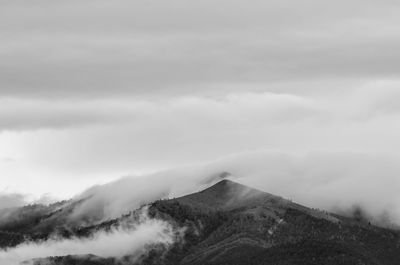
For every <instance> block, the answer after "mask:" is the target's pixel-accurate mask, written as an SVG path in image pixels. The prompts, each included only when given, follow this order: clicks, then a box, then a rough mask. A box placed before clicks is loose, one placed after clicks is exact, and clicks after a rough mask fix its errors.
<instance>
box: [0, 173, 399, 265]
mask: <svg viewBox="0 0 400 265" xmlns="http://www.w3.org/2000/svg"><path fill="white" fill-rule="evenodd" d="M154 178H156V176H154ZM227 178H229V179H233V178H234V177H233V176H232V175H231V173H228V172H222V173H218V174H215V173H214V174H211V175H204V177H202V178H199V179H197V178H193V180H196V182H194V183H196V184H193V185H192V186H189V185H184V186H185V187H186V188H185V189H181V190H180V191H181V192H182V191H183V190H191V189H196V188H197V187H200V186H202V187H203V188H202V189H199V190H197V191H196V192H191V193H189V194H187V193H186V194H187V195H184V196H179V197H176V198H174V197H170V196H168V195H167V194H175V193H174V192H177V191H173V190H166V189H164V188H163V185H159V186H157V184H155V185H156V187H154V189H153V191H155V193H154V194H153V195H152V196H155V197H152V196H150V197H148V196H147V197H146V196H144V197H143V199H142V200H138V198H139V197H140V196H139V195H140V194H135V196H139V197H135V198H136V200H134V201H135V202H136V203H132V204H131V208H130V209H129V208H125V206H126V205H128V204H129V203H128V202H129V199H132V198H126V201H120V200H118V199H117V201H116V202H115V203H116V204H113V205H112V206H111V207H113V208H114V209H116V206H115V205H117V204H118V205H123V207H121V208H120V210H121V212H124V211H125V212H124V213H122V214H120V215H119V216H117V217H111V216H112V215H109V212H107V208H104V205H107V203H108V202H109V201H107V200H111V199H115V198H118V196H117V195H116V194H113V195H111V194H110V195H109V196H111V197H106V199H107V200H105V201H100V200H99V199H98V198H96V199H95V200H94V201H91V199H92V198H93V196H99V194H97V195H96V193H93V191H94V190H95V191H97V192H99V190H101V191H107V192H109V191H110V189H112V188H110V187H115V186H114V185H116V187H121V185H122V186H126V185H127V184H128V183H129V181H128V180H127V179H122V180H120V181H117V182H116V183H110V184H107V185H108V186H105V187H94V188H92V189H89V190H87V191H85V192H84V193H82V194H81V195H79V196H77V197H76V198H73V199H71V200H69V201H62V202H58V203H54V204H50V205H47V206H45V205H30V206H24V207H21V208H13V209H5V210H4V209H3V210H2V213H3V218H2V219H1V222H0V239H1V240H0V247H1V248H2V250H1V251H0V262H2V263H1V264H3V263H4V264H10V265H14V264H20V263H21V262H22V263H21V264H29V265H67V264H68V265H69V264H96V265H109V264H115V265H117V264H118V265H120V264H121V265H122V264H123V265H125V264H126V265H127V264H146V265H147V264H171V265H172V264H237V265H242V264H243V265H244V264H399V262H398V261H399V260H400V230H397V229H395V228H393V227H392V228H388V227H382V226H381V225H379V224H378V223H374V222H373V220H371V219H369V217H368V215H367V214H364V213H363V212H362V210H361V208H359V209H358V210H356V211H355V212H354V214H353V215H352V213H351V212H347V213H346V216H343V215H339V214H335V213H332V212H328V211H326V210H323V209H316V208H309V207H306V206H303V205H300V204H297V203H296V202H293V201H292V200H290V199H286V198H283V197H280V196H276V195H273V194H270V193H266V192H264V191H261V190H257V189H254V188H251V187H248V186H244V185H242V184H239V183H236V182H233V181H231V180H227ZM130 181H133V180H130ZM141 188H143V186H142V187H141V186H138V189H139V190H140V189H141ZM127 191H128V189H127ZM121 192H122V194H124V190H123V189H122V190H121ZM143 194H145V193H143ZM84 195H88V196H86V197H85V196H84ZM124 195H125V196H126V194H124ZM156 195H158V196H156ZM115 196H116V197H115ZM168 197H169V198H168ZM92 204H94V205H96V206H97V207H95V208H92V209H90V210H87V211H86V210H85V209H89V206H90V205H92ZM103 204H104V205H103ZM113 215H115V216H116V215H117V212H113Z"/></svg>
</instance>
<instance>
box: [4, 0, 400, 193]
mask: <svg viewBox="0 0 400 265" xmlns="http://www.w3.org/2000/svg"><path fill="white" fill-rule="evenodd" d="M399 14H400V3H399V1H391V0H379V1H377V0H362V1H361V0H335V1H320V0H309V1H306V0H296V1H288V0H276V1H273V0H262V1H261V0H260V1H258V0H254V1H245V0H213V1H210V0H202V1H191V0H171V1H156V0H151V1H136V0H130V1H128V0H126V1H125V0H118V1H117V0H96V1H94V0H93V1H91V0H83V1H82V0H79V1H78V0H69V1H55V0H38V1H28V0H26V1H22V0H0V178H1V181H0V194H6V193H7V194H9V193H13V192H22V193H25V194H32V195H35V196H39V195H41V194H43V193H47V192H49V193H51V194H52V195H55V196H58V197H68V196H72V195H73V194H75V193H77V192H78V191H80V190H82V189H83V188H85V187H88V186H90V185H92V184H95V183H104V182H107V181H110V180H113V179H116V178H119V177H121V176H125V175H138V174H142V173H145V172H155V171H158V170H162V169H167V168H174V167H179V166H182V165H188V164H197V163H202V162H208V161H213V160H216V159H219V158H221V157H225V156H228V155H233V154H240V153H243V152H245V153H248V152H253V151H254V152H256V151H267V152H279V153H282V152H283V153H288V154H299V153H302V154H304V153H308V152H320V153H334V152H342V153H352V154H354V153H359V154H374V155H378V156H382V157H390V159H395V161H398V160H397V159H398V157H399V152H400V151H399V150H400V141H399V135H400V122H399V121H400V120H399V118H400V49H399V47H400V31H399V30H398V25H399V24H400V16H399ZM399 162H400V161H399ZM358 166H359V165H358ZM377 178H379V176H377ZM10 196H13V195H10ZM15 196H17V195H15ZM17 197H18V196H17ZM18 199H20V197H18Z"/></svg>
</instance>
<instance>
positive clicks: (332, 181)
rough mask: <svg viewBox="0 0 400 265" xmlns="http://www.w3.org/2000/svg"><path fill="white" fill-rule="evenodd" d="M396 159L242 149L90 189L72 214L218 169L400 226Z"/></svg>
mask: <svg viewBox="0 0 400 265" xmlns="http://www.w3.org/2000/svg"><path fill="white" fill-rule="evenodd" d="M396 161H397V160H396V159H395V158H393V157H389V156H385V155H378V154H367V153H351V152H347V153H343V152H342V153H330V152H325V153H323V152H314V153H312V152H311V153H307V154H293V153H279V152H249V153H242V154H238V155H232V156H228V157H224V158H221V159H219V160H217V161H214V162H212V163H208V164H201V165H196V166H188V167H185V168H179V169H175V170H170V171H165V172H160V173H157V174H153V175H150V176H141V177H134V178H128V177H127V178H124V179H121V180H118V181H115V182H111V183H109V184H105V185H102V186H97V187H93V188H91V189H89V190H87V191H85V192H84V193H82V194H81V195H80V196H78V198H80V197H87V198H88V199H87V200H86V201H85V202H84V203H83V204H82V205H81V207H78V208H77V210H76V211H75V213H74V214H73V215H72V217H73V218H75V219H76V218H78V219H83V220H88V216H92V217H95V219H94V220H99V219H104V218H105V219H107V218H113V217H117V216H119V215H120V214H123V213H125V212H127V211H129V210H130V209H132V208H135V207H138V206H139V205H140V204H141V203H148V202H151V201H153V200H156V199H159V198H167V197H178V196H182V195H185V194H188V193H191V192H194V191H199V190H201V189H204V188H205V187H207V186H210V185H212V184H213V183H215V182H216V181H218V180H220V178H219V175H218V173H220V172H230V173H231V174H232V175H231V176H230V178H232V180H234V181H238V182H240V183H243V184H246V185H248V186H250V187H255V188H258V189H260V190H263V191H266V192H269V193H273V194H276V195H279V196H283V197H285V198H288V199H292V200H294V201H296V202H299V203H302V204H305V205H307V206H309V207H314V208H321V209H326V210H330V211H335V212H340V213H342V212H349V211H352V209H353V208H354V207H362V208H363V210H364V211H365V214H366V215H369V216H371V217H372V219H374V220H376V221H377V222H378V221H380V220H383V219H385V220H386V221H385V223H386V224H388V223H390V222H392V223H393V224H400V204H399V202H400V195H399V193H398V190H399V189H400V181H399V179H398V175H399V174H400V166H399V165H398V163H396ZM210 176H211V177H210ZM222 176H225V175H224V174H223V175H222ZM205 180H207V181H205ZM388 220H390V221H388ZM92 221H93V220H92Z"/></svg>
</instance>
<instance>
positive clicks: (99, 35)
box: [0, 0, 400, 98]
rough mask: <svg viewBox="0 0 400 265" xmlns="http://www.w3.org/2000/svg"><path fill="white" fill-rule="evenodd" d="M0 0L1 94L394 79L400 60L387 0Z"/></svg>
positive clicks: (184, 90) (175, 90) (181, 90)
mask: <svg viewBox="0 0 400 265" xmlns="http://www.w3.org/2000/svg"><path fill="white" fill-rule="evenodd" d="M3 2H4V3H3V6H4V8H2V11H1V12H2V14H1V15H0V17H1V21H0V22H1V23H0V25H3V26H0V27H3V28H1V30H2V32H6V34H5V35H4V37H3V39H2V40H1V45H0V58H1V63H0V70H1V71H0V73H1V74H0V80H1V81H0V84H1V89H0V95H3V96H4V95H7V96H18V97H21V96H25V97H56V98H58V97H89V98H91V97H105V96H110V95H112V96H115V95H117V96H121V95H130V96H138V95H147V94H154V93H156V94H157V93H158V94H163V93H165V94H191V93H196V90H195V89H194V88H193V84H195V85H196V86H201V89H202V91H203V92H204V91H208V93H213V90H212V89H211V88H210V86H211V85H215V84H219V83H229V82H230V83H235V82H242V83H253V82H259V83H265V84H266V86H267V85H268V84H270V83H271V82H283V81H285V80H287V79H291V80H304V79H306V80H315V79H322V80H326V81H327V82H328V81H329V80H337V79H355V80H359V79H363V80H370V79H379V78H388V77H392V78H393V77H396V78H398V72H399V71H398V69H399V67H400V65H399V64H398V62H399V61H400V60H399V58H398V53H397V47H398V44H399V41H400V36H398V34H396V32H397V31H396V29H395V27H394V26H393V25H396V24H398V16H397V12H396V11H397V10H399V5H398V3H395V2H394V1H384V2H379V4H377V2H375V1H367V3H366V2H365V1H358V0H353V1H335V2H334V3H333V2H332V3H319V2H318V1H299V2H296V3H293V2H292V1H255V2H254V3H253V4H248V3H246V2H245V1H218V4H216V3H213V2H210V1H202V2H201V3H197V2H196V3H193V2H191V1H189V2H190V3H189V2H187V1H180V0H179V1H168V2H162V1H158V2H152V3H142V2H140V1H133V2H130V1H85V2H84V3H82V2H81V1H79V2H78V1H71V2H68V3H57V4H55V3H50V2H48V1H41V2H40V3H39V4H37V5H34V6H33V5H30V4H26V3H24V2H17V3H11V2H9V1H3ZM15 14H20V16H15ZM196 89H197V88H196ZM236 89H238V88H237V87H236ZM242 89H243V88H242ZM307 89H308V88H307V86H306V87H303V88H297V90H307ZM321 89H322V88H321ZM244 90H247V89H244ZM292 90H293V89H292ZM294 90H296V89H294Z"/></svg>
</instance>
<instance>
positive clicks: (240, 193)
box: [176, 179, 282, 210]
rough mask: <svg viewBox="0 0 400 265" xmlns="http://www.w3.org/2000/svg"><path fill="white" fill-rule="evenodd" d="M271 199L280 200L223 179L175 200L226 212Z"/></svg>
mask: <svg viewBox="0 0 400 265" xmlns="http://www.w3.org/2000/svg"><path fill="white" fill-rule="evenodd" d="M272 199H279V200H282V198H280V197H278V196H274V195H272V194H269V193H266V192H263V191H260V190H257V189H254V188H250V187H248V186H245V185H243V184H240V183H237V182H234V181H232V180H229V179H223V180H221V181H219V182H217V183H216V184H214V185H212V186H211V187H209V188H207V189H205V190H202V191H200V192H197V193H193V194H190V195H187V196H183V197H180V198H177V199H176V200H177V201H178V202H180V203H182V204H187V205H190V206H194V207H196V208H201V209H207V210H222V209H223V210H227V209H235V208H239V207H243V206H250V205H257V204H263V203H265V202H266V201H271V200H272Z"/></svg>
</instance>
